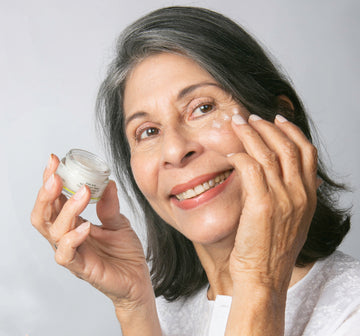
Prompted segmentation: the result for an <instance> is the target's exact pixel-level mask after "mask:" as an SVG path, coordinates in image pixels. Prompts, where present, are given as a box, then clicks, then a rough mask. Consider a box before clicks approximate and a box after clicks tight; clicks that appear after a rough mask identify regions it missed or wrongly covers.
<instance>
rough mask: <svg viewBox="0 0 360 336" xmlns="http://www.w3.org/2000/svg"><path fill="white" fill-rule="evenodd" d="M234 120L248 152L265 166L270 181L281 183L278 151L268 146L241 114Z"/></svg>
mask: <svg viewBox="0 0 360 336" xmlns="http://www.w3.org/2000/svg"><path fill="white" fill-rule="evenodd" d="M232 120H233V123H232V126H233V129H234V132H235V133H236V135H237V136H238V137H239V139H240V140H241V142H242V143H243V145H244V148H245V150H246V152H247V153H248V154H249V155H250V156H251V157H252V158H254V159H255V160H256V161H257V162H259V163H260V164H261V165H262V166H263V168H264V172H265V174H266V176H267V177H268V182H269V183H271V184H273V183H279V182H280V179H279V177H280V176H281V169H280V166H279V162H278V158H277V155H276V153H275V152H274V151H273V150H271V149H270V148H269V147H268V146H267V144H266V143H265V142H264V140H263V139H262V137H261V136H260V134H259V133H258V131H257V130H256V129H255V128H253V127H252V126H251V125H250V124H248V123H247V122H246V121H245V120H244V119H243V118H242V117H241V116H240V115H234V116H233V118H232Z"/></svg>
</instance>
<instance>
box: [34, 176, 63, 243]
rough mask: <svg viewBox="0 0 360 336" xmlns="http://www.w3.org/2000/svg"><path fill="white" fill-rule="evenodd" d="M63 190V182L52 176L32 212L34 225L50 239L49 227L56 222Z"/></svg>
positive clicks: (41, 191) (45, 184)
mask: <svg viewBox="0 0 360 336" xmlns="http://www.w3.org/2000/svg"><path fill="white" fill-rule="evenodd" d="M61 190H62V180H61V178H60V177H59V176H57V175H56V174H51V175H50V176H49V178H48V179H47V180H46V181H45V183H44V184H43V186H42V187H41V188H40V190H39V193H38V196H37V198H36V201H35V205H34V208H33V210H32V212H31V223H32V225H33V226H34V227H35V228H36V229H37V230H38V231H39V232H40V233H41V234H42V235H43V236H45V237H46V238H48V229H49V225H51V224H52V222H53V221H54V220H55V218H56V216H57V214H58V211H59V209H60V208H61V206H62V204H61V203H62V202H63V199H61V200H59V196H60V194H61Z"/></svg>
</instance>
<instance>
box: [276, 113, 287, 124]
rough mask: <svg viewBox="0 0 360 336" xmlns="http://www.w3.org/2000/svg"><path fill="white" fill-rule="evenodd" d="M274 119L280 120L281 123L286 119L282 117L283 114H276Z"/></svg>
mask: <svg viewBox="0 0 360 336" xmlns="http://www.w3.org/2000/svg"><path fill="white" fill-rule="evenodd" d="M275 119H277V120H278V121H279V122H281V123H284V122H286V121H288V120H287V119H286V118H285V117H283V116H282V115H280V114H277V115H276V117H275Z"/></svg>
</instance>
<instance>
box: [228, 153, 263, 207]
mask: <svg viewBox="0 0 360 336" xmlns="http://www.w3.org/2000/svg"><path fill="white" fill-rule="evenodd" d="M228 161H229V163H230V164H231V165H232V166H233V167H234V168H235V171H236V173H237V174H238V176H239V178H240V180H241V185H242V187H243V189H244V191H245V192H246V196H248V197H254V199H259V200H261V199H262V198H263V197H266V196H267V195H268V191H269V189H268V185H267V181H266V178H265V174H264V171H263V168H262V166H261V165H260V164H259V163H258V162H257V161H256V160H255V159H253V158H251V157H250V156H249V155H248V154H246V153H237V154H229V155H228Z"/></svg>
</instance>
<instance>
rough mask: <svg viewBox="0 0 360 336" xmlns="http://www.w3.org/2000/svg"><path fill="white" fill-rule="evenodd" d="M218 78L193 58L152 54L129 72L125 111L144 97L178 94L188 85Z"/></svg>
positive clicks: (208, 81) (140, 101)
mask: <svg viewBox="0 0 360 336" xmlns="http://www.w3.org/2000/svg"><path fill="white" fill-rule="evenodd" d="M200 83H214V84H216V81H215V79H214V78H213V77H212V76H211V75H210V74H209V73H208V72H207V71H206V70H205V69H203V68H202V67H201V66H200V65H199V64H198V63H196V62H195V61H194V60H192V59H190V58H188V57H185V56H182V55H178V54H171V53H161V54H157V55H151V56H149V57H147V58H145V59H144V60H143V61H141V62H140V63H139V64H137V65H136V66H135V67H134V68H133V70H132V71H131V72H130V73H129V75H128V78H127V80H126V85H125V90H124V109H125V113H126V112H129V111H132V110H133V109H134V108H136V106H137V105H139V104H141V103H142V102H144V101H147V100H152V99H154V98H156V97H161V96H165V95H173V96H174V97H175V96H178V95H179V94H180V95H181V92H183V93H184V90H186V88H188V87H190V86H192V85H199V84H200Z"/></svg>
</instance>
